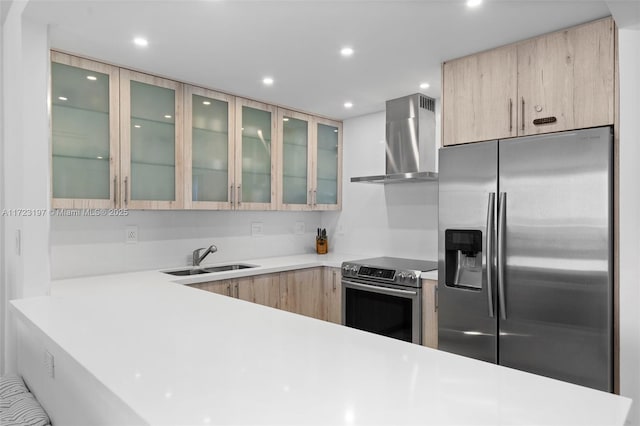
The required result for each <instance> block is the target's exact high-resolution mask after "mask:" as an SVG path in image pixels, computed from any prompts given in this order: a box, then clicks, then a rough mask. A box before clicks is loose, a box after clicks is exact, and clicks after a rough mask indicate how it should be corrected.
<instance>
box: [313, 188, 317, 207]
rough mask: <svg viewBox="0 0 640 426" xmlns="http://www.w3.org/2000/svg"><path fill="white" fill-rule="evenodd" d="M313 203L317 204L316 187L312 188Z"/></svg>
mask: <svg viewBox="0 0 640 426" xmlns="http://www.w3.org/2000/svg"><path fill="white" fill-rule="evenodd" d="M313 205H314V206H317V205H318V191H317V190H316V189H314V190H313Z"/></svg>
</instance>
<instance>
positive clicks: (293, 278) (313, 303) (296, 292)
mask: <svg viewBox="0 0 640 426" xmlns="http://www.w3.org/2000/svg"><path fill="white" fill-rule="evenodd" d="M280 309H283V310H285V311H289V312H294V313H296V314H300V315H306V316H308V317H312V318H316V319H321V320H326V308H325V294H324V285H323V282H322V268H308V269H299V270H296V271H288V272H282V273H281V274H280Z"/></svg>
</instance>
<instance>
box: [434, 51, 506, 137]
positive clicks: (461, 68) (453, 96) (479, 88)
mask: <svg viewBox="0 0 640 426" xmlns="http://www.w3.org/2000/svg"><path fill="white" fill-rule="evenodd" d="M517 58H518V54H517V49H516V46H514V45H511V46H505V47H501V48H498V49H493V50H489V51H486V52H482V53H478V54H476V55H471V56H465V57H464V58H460V59H455V60H453V61H448V62H445V63H444V67H443V85H442V90H443V92H442V99H443V102H442V109H443V110H442V120H443V126H442V127H443V131H444V132H443V138H444V141H445V145H455V144H460V143H465V142H477V141H484V140H489V139H501V138H508V137H511V136H515V135H516V121H515V120H516V111H517V109H516V108H517V107H516V102H517V98H518V90H517V87H516V79H515V76H516V74H517V70H518V66H517V64H518V61H517Z"/></svg>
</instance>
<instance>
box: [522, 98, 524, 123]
mask: <svg viewBox="0 0 640 426" xmlns="http://www.w3.org/2000/svg"><path fill="white" fill-rule="evenodd" d="M522 131H523V132H524V96H523V97H522Z"/></svg>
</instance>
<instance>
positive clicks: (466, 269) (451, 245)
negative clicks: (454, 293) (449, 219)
mask: <svg viewBox="0 0 640 426" xmlns="http://www.w3.org/2000/svg"><path fill="white" fill-rule="evenodd" d="M445 275H446V285H448V286H450V287H462V288H468V289H475V290H480V289H482V231H478V230H468V229H447V230H445Z"/></svg>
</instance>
